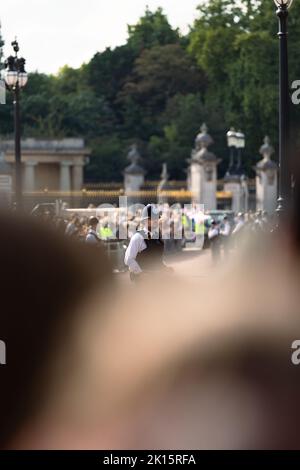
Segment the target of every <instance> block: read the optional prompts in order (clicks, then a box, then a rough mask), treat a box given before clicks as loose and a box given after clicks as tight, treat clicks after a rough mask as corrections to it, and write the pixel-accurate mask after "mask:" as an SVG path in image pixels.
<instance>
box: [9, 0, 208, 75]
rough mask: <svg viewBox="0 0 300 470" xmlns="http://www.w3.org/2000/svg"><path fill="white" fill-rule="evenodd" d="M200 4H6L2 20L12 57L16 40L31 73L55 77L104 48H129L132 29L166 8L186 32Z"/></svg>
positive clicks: (170, 0) (38, 0) (95, 0)
mask: <svg viewBox="0 0 300 470" xmlns="http://www.w3.org/2000/svg"><path fill="white" fill-rule="evenodd" d="M199 3H201V0H6V1H3V2H1V8H0V21H1V23H2V34H3V37H4V40H5V42H6V45H5V48H4V52H5V55H6V56H7V55H10V54H11V52H12V49H11V47H10V43H11V41H12V40H13V39H14V37H15V36H17V37H18V40H19V43H20V53H21V54H22V55H24V57H25V58H26V60H27V70H28V71H34V70H38V71H39V72H46V73H49V72H50V73H56V72H57V71H58V69H59V68H60V67H62V66H63V65H65V64H68V65H70V66H72V67H79V66H80V65H81V64H82V63H83V62H88V61H89V60H90V59H91V57H92V56H93V55H94V54H95V53H96V52H97V51H102V50H104V49H105V47H108V46H110V47H114V46H117V45H121V44H124V43H125V41H126V37H127V24H135V23H136V22H137V20H138V18H139V17H140V16H142V14H143V13H144V11H145V9H146V5H148V6H149V8H150V10H152V11H153V10H154V9H156V8H157V7H159V6H161V7H162V8H163V9H164V11H165V13H166V14H167V15H168V18H169V21H170V23H171V24H172V26H173V27H179V28H180V29H181V30H182V31H183V32H186V31H187V30H188V25H189V24H192V23H193V20H194V19H195V17H196V15H197V12H196V6H197V5H199Z"/></svg>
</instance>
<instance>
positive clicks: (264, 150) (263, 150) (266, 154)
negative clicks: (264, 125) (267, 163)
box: [259, 136, 274, 160]
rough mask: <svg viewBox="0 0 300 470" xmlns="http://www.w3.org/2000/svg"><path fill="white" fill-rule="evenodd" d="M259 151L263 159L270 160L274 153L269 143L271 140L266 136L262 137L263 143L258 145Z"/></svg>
mask: <svg viewBox="0 0 300 470" xmlns="http://www.w3.org/2000/svg"><path fill="white" fill-rule="evenodd" d="M259 153H260V154H261V155H262V156H263V158H264V159H265V160H270V158H271V156H272V155H273V153H274V148H273V147H272V145H271V140H270V138H269V137H268V136H266V137H265V138H264V144H263V145H262V146H261V147H260V150H259Z"/></svg>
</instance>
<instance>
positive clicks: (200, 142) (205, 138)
mask: <svg viewBox="0 0 300 470" xmlns="http://www.w3.org/2000/svg"><path fill="white" fill-rule="evenodd" d="M213 142H214V141H213V139H212V138H211V136H210V135H209V134H208V127H207V125H206V124H205V122H204V123H203V124H202V126H201V127H200V133H199V134H198V135H197V137H196V141H195V147H196V150H201V149H203V148H204V149H207V148H208V147H209V146H210V145H211V144H213Z"/></svg>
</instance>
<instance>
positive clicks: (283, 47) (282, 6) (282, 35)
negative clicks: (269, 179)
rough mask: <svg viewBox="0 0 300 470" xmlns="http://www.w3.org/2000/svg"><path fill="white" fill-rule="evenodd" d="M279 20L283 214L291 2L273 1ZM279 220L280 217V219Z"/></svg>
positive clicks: (287, 186)
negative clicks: (288, 29)
mask: <svg viewBox="0 0 300 470" xmlns="http://www.w3.org/2000/svg"><path fill="white" fill-rule="evenodd" d="M274 3H275V5H276V6H277V11H276V14H277V16H278V18H279V32H278V37H279V61H280V64H279V197H278V206H277V212H278V215H279V216H281V215H282V213H285V211H286V209H287V207H288V204H289V199H290V194H291V173H290V162H289V158H288V128H289V112H288V108H289V78H288V46H287V44H288V40H287V36H288V32H287V19H288V10H289V8H290V7H291V5H292V3H293V0H274ZM280 218H281V217H280Z"/></svg>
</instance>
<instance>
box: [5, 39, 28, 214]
mask: <svg viewBox="0 0 300 470" xmlns="http://www.w3.org/2000/svg"><path fill="white" fill-rule="evenodd" d="M11 45H12V46H13V50H14V52H15V55H14V56H9V57H8V58H7V60H6V62H5V68H6V72H5V73H4V79H5V83H6V87H7V89H8V90H10V91H11V92H12V93H13V97H14V127H15V194H16V205H17V209H21V208H22V166H21V120H20V90H21V89H22V88H24V86H25V85H26V84H27V81H28V75H27V73H26V71H25V59H23V57H20V58H19V57H18V52H19V44H18V42H17V41H16V40H15V41H13V42H12V43H11Z"/></svg>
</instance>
